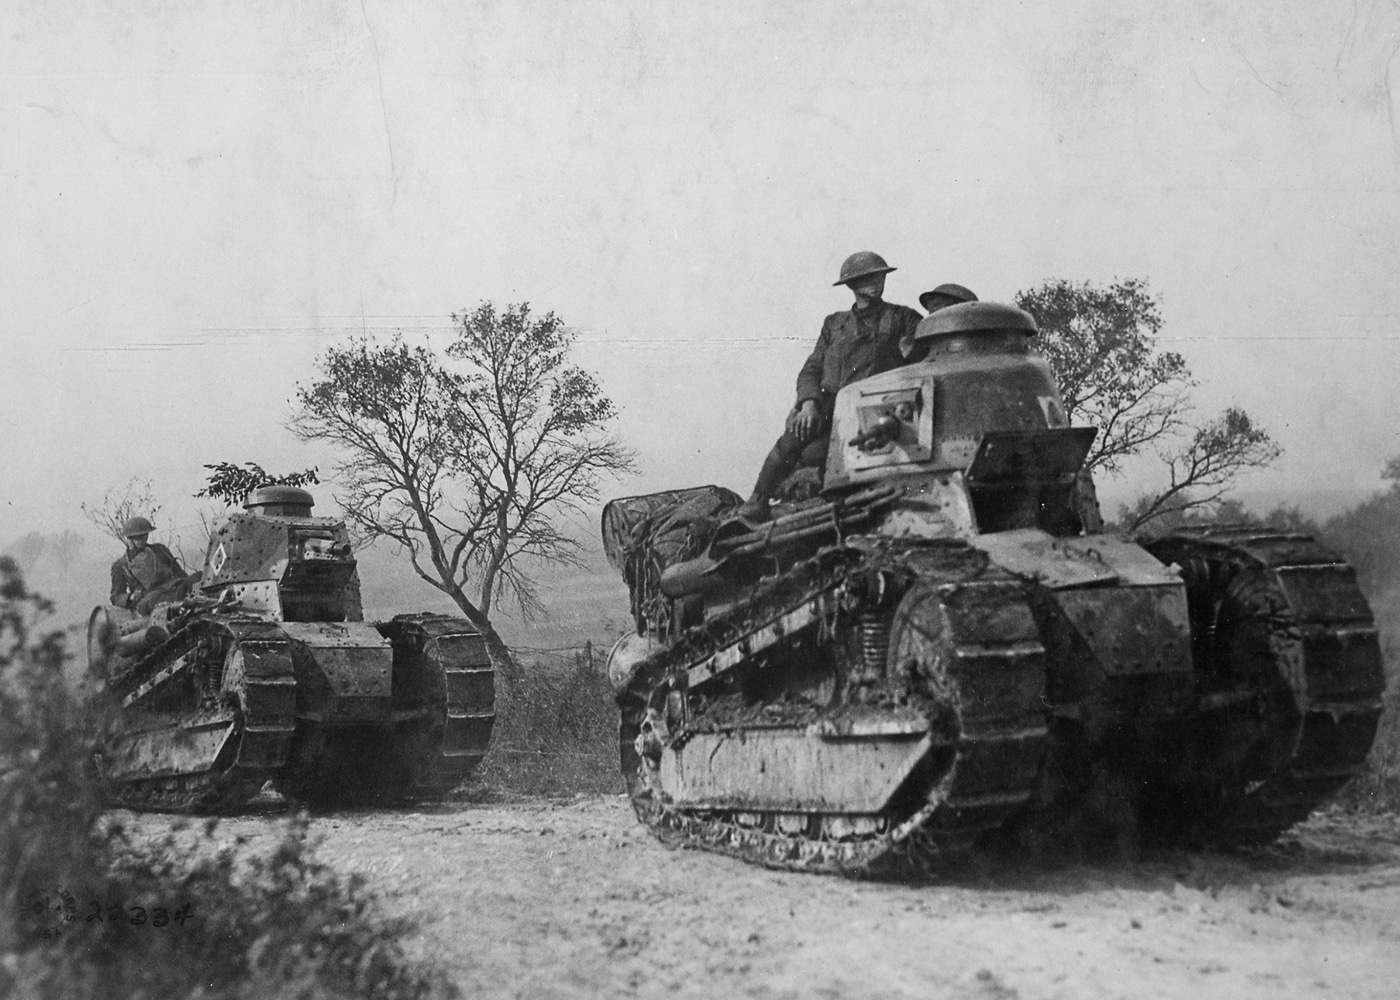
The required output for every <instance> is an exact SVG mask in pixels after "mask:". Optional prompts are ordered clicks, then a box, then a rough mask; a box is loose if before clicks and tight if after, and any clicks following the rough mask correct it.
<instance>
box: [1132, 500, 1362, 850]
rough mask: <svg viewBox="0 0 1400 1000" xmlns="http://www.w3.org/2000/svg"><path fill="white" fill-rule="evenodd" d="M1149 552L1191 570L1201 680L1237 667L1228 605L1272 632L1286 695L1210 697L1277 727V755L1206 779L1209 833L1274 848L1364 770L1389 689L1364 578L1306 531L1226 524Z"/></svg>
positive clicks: (1271, 746) (1272, 743)
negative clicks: (1224, 647)
mask: <svg viewBox="0 0 1400 1000" xmlns="http://www.w3.org/2000/svg"><path fill="white" fill-rule="evenodd" d="M1148 548H1149V549H1150V550H1151V551H1152V552H1153V554H1154V555H1156V556H1157V557H1158V558H1159V559H1162V560H1163V561H1164V562H1174V563H1176V564H1177V565H1179V566H1181V567H1182V572H1183V576H1184V577H1185V579H1186V583H1187V588H1188V599H1189V600H1190V603H1191V606H1192V611H1191V614H1192V630H1193V633H1196V634H1195V635H1194V637H1193V641H1194V643H1195V653H1196V657H1197V673H1198V681H1199V680H1200V679H1201V671H1202V667H1203V666H1204V667H1205V668H1206V669H1207V670H1211V671H1214V672H1216V673H1226V674H1228V673H1229V672H1230V671H1232V670H1235V669H1238V667H1239V665H1238V664H1231V663H1221V662H1218V661H1219V659H1220V657H1221V654H1220V652H1219V649H1218V646H1219V643H1218V642H1217V639H1218V638H1219V636H1220V634H1221V633H1223V632H1224V631H1225V630H1226V629H1227V628H1229V627H1230V626H1231V625H1235V624H1236V623H1226V622H1222V621H1218V620H1217V619H1218V618H1219V617H1220V611H1219V609H1220V608H1221V607H1222V606H1225V605H1227V604H1229V603H1230V602H1234V604H1235V605H1236V606H1243V607H1247V608H1249V609H1250V615H1251V617H1252V619H1253V620H1254V621H1253V623H1254V624H1255V625H1256V626H1257V627H1258V628H1259V629H1260V630H1261V631H1262V632H1264V633H1266V634H1267V645H1268V649H1269V650H1270V652H1272V654H1273V664H1272V666H1273V669H1274V670H1275V671H1276V672H1277V676H1278V678H1279V679H1280V680H1281V682H1282V683H1281V687H1282V686H1286V690H1287V695H1288V697H1286V698H1280V699H1276V702H1277V703H1276V704H1274V705H1270V704H1269V703H1268V701H1267V699H1260V698H1259V697H1258V696H1257V695H1255V692H1251V691H1250V690H1247V689H1246V690H1240V691H1233V692H1232V691H1230V690H1225V691H1216V692H1213V693H1209V694H1207V695H1206V697H1205V699H1204V702H1205V707H1206V708H1207V709H1208V710H1209V708H1210V707H1211V704H1212V702H1211V700H1210V699H1212V698H1213V699H1214V700H1215V702H1216V703H1218V704H1220V705H1221V706H1222V707H1221V708H1220V709H1219V711H1220V712H1222V713H1225V714H1226V716H1227V718H1228V717H1229V715H1230V713H1233V714H1234V717H1236V718H1241V719H1244V718H1247V717H1249V716H1251V715H1253V716H1255V717H1258V718H1259V719H1260V722H1261V723H1262V724H1263V725H1267V726H1271V727H1273V729H1274V732H1273V733H1272V735H1271V738H1270V739H1269V740H1268V745H1267V752H1261V753H1259V754H1256V755H1255V758H1254V759H1251V760H1249V761H1247V762H1245V764H1244V766H1242V767H1240V768H1237V769H1233V770H1234V771H1235V773H1229V774H1225V775H1220V774H1216V775H1212V777H1211V780H1210V781H1209V782H1208V784H1209V785H1211V786H1212V787H1211V788H1210V789H1209V790H1208V794H1209V795H1210V796H1211V797H1212V798H1213V799H1214V801H1213V802H1211V803H1209V806H1210V810H1209V811H1210V813H1211V814H1212V815H1210V816H1209V817H1208V819H1207V822H1208V823H1209V825H1210V829H1209V831H1208V836H1209V837H1210V838H1211V839H1215V840H1219V841H1224V842H1231V843H1241V844H1244V843H1266V842H1268V841H1270V840H1272V839H1274V838H1275V837H1277V836H1278V835H1279V834H1280V833H1282V832H1283V831H1284V830H1286V829H1287V828H1288V827H1290V826H1292V825H1293V824H1294V823H1297V822H1299V821H1300V820H1302V819H1304V818H1306V817H1307V815H1308V814H1309V813H1310V812H1312V810H1314V809H1315V808H1317V807H1318V806H1319V805H1321V804H1322V803H1323V802H1325V801H1326V800H1327V799H1328V798H1329V797H1330V796H1332V795H1333V794H1334V793H1335V792H1336V791H1338V790H1339V789H1340V788H1341V787H1342V785H1344V784H1345V783H1346V782H1347V781H1349V780H1350V779H1351V778H1353V777H1355V776H1357V775H1358V774H1360V773H1361V772H1362V771H1363V770H1364V769H1365V767H1366V757H1367V754H1368V752H1369V751H1370V748H1371V743H1372V741H1373V739H1374V737H1375V732H1376V727H1377V725H1378V723H1379V720H1380V715H1381V710H1382V694H1383V692H1384V688H1385V672H1384V663H1383V660H1382V657H1381V650H1380V640H1379V635H1378V632H1377V629H1376V626H1375V622H1374V621H1373V619H1372V615H1371V609H1370V606H1369V605H1368V604H1367V602H1366V598H1365V596H1364V595H1363V594H1362V593H1361V590H1360V588H1359V587H1358V586H1357V582H1356V574H1355V571H1354V570H1353V569H1352V568H1351V567H1350V566H1349V565H1347V564H1346V563H1345V562H1344V561H1342V560H1341V559H1340V558H1339V557H1338V556H1337V555H1336V554H1334V553H1333V552H1331V551H1330V550H1328V549H1327V548H1325V547H1324V546H1322V545H1320V544H1318V543H1317V542H1316V541H1314V540H1313V539H1312V538H1310V537H1308V536H1307V535H1302V534H1295V533H1291V532H1282V531H1274V530H1270V529H1267V528H1261V527H1257V526H1247V525H1245V526H1222V527H1215V528H1200V529H1191V530H1182V531H1178V532H1175V533H1173V534H1172V535H1170V536H1167V537H1165V538H1162V539H1160V540H1157V541H1154V542H1151V543H1149V544H1148ZM1249 624H1250V623H1249V622H1246V623H1245V625H1246V627H1247V626H1248V625H1249ZM1237 627H1238V626H1237ZM1212 657H1214V659H1215V661H1216V662H1213V661H1212ZM1251 695H1255V697H1251ZM1261 701H1262V704H1261ZM1280 705H1281V707H1280ZM1260 758H1267V759H1263V760H1261V759H1260ZM1204 763H1205V764H1206V765H1207V766H1209V764H1210V763H1211V762H1210V761H1205V762H1204Z"/></svg>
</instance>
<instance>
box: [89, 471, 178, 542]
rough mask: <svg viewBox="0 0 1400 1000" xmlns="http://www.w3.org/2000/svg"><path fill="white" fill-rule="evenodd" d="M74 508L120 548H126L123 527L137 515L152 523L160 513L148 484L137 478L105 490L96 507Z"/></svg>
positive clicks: (133, 477) (149, 482)
mask: <svg viewBox="0 0 1400 1000" xmlns="http://www.w3.org/2000/svg"><path fill="white" fill-rule="evenodd" d="M78 507H79V509H80V510H81V511H82V512H83V516H84V517H85V518H87V519H88V521H90V522H91V523H92V524H94V525H96V527H97V528H98V529H99V530H101V531H102V532H103V533H104V534H108V535H111V536H112V537H113V538H115V539H116V540H117V541H119V542H121V543H122V545H123V546H125V545H126V539H125V538H124V537H123V535H122V525H123V524H125V523H126V522H127V521H128V520H130V519H131V518H133V517H136V516H138V515H140V516H141V517H145V518H149V519H150V520H152V521H154V520H155V519H156V515H157V514H159V513H160V504H158V503H157V502H156V500H155V494H154V492H153V491H152V485H151V481H150V480H149V479H142V478H141V477H140V476H132V477H131V478H130V479H128V480H127V481H126V483H125V485H122V486H118V487H116V488H114V489H110V490H108V491H107V492H106V493H104V494H103V495H102V499H101V500H100V501H98V502H97V503H94V504H89V503H86V502H84V503H81V504H79V505H78Z"/></svg>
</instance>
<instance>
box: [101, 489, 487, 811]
mask: <svg viewBox="0 0 1400 1000" xmlns="http://www.w3.org/2000/svg"><path fill="white" fill-rule="evenodd" d="M245 507H246V512H245V513H234V514H232V515H230V516H229V517H228V518H227V519H226V520H225V521H224V522H223V523H222V524H220V525H219V526H218V527H217V528H216V529H215V531H214V532H213V534H212V536H211V537H210V539H209V548H208V552H207V554H206V557H205V561H204V569H203V572H202V574H201V576H200V579H199V584H198V588H197V589H198V595H197V596H194V597H191V598H189V599H186V600H184V601H178V602H173V603H169V604H162V605H158V606H157V607H156V608H155V609H154V611H153V612H152V614H151V615H150V616H149V617H147V618H132V617H130V616H129V613H127V612H124V611H123V610H121V609H117V608H110V607H98V608H97V609H95V610H94V611H93V614H92V617H91V618H90V620H89V626H88V655H89V663H90V668H91V669H92V671H93V672H94V673H95V674H96V675H97V676H100V677H105V678H106V683H107V687H108V690H109V692H110V693H111V695H112V696H113V698H114V700H115V701H116V703H117V705H118V706H119V720H118V725H117V727H116V730H115V732H114V734H113V736H112V737H111V738H110V739H109V740H108V742H107V745H106V746H105V747H104V752H103V755H102V767H103V771H104V774H105V776H106V778H107V780H108V782H109V785H110V787H111V789H112V793H113V797H114V798H115V799H116V800H117V801H119V802H121V803H122V804H124V805H127V806H130V807H132V808H144V809H159V810H170V811H206V810H214V809H229V808H234V807H237V806H238V805H239V804H241V803H243V802H245V801H247V800H248V799H250V798H252V797H253V796H254V795H256V794H257V793H258V791H259V790H260V789H261V788H262V786H263V784H264V783H265V782H266V781H268V780H269V779H271V780H272V781H273V782H274V784H275V787H276V788H277V789H278V790H279V791H282V792H284V793H286V794H288V795H290V796H293V797H295V798H297V799H301V800H304V801H309V802H313V803H318V804H336V803H356V802H383V801H395V800H409V799H422V798H436V797H440V796H442V795H444V794H446V793H447V792H448V791H450V790H451V789H453V788H454V787H456V786H457V785H458V784H459V783H460V782H461V781H462V779H463V778H464V777H465V776H466V775H467V774H468V773H469V772H470V771H471V769H472V768H474V767H475V766H476V764H477V763H478V762H479V761H480V760H481V758H482V756H484V755H485V752H486V748H487V743H488V741H489V739H490V734H491V728H492V725H493V722H494V718H495V708H494V679H493V673H492V668H491V664H490V660H489V659H488V657H487V655H486V647H485V642H484V641H483V640H482V638H481V636H480V635H479V634H478V633H477V632H476V630H475V629H474V628H472V626H471V625H470V624H469V623H468V622H466V621H464V620H462V619H458V618H451V617H447V616H443V615H431V614H414V615H398V616H396V617H394V618H393V619H391V620H390V621H387V622H375V623H369V622H366V621H364V615H363V613H362V611H361V607H360V596H359V578H358V574H357V569H356V561H355V558H354V556H353V555H352V553H351V546H350V542H349V538H348V536H347V533H346V529H345V524H344V522H342V521H339V520H336V519H334V518H322V517H312V516H311V508H312V497H311V494H310V493H307V492H306V491H305V490H301V489H296V488H293V487H265V488H263V489H261V490H258V491H256V492H255V493H254V494H253V495H252V496H251V497H250V499H249V501H248V502H247V504H246V505H245Z"/></svg>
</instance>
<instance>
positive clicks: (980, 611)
mask: <svg viewBox="0 0 1400 1000" xmlns="http://www.w3.org/2000/svg"><path fill="white" fill-rule="evenodd" d="M888 548H889V551H883V550H881V551H876V552H871V553H866V552H861V551H859V550H856V549H845V550H829V551H828V552H827V553H825V554H822V555H819V556H817V557H815V558H813V559H811V560H809V561H808V562H807V563H806V564H801V565H799V566H798V567H794V569H793V571H792V572H791V573H789V574H785V576H784V577H783V578H781V579H779V580H776V581H774V582H773V583H772V584H771V585H770V586H769V587H768V588H767V589H766V590H765V591H762V592H760V593H758V594H756V595H755V597H754V599H753V600H752V601H751V602H750V603H749V604H747V605H746V606H743V607H741V608H738V609H736V610H734V611H731V612H728V613H726V614H724V615H719V616H716V617H715V618H713V619H711V620H710V621H709V622H707V623H705V624H704V625H703V626H701V627H700V628H698V629H692V630H691V631H690V632H688V633H687V634H686V636H685V637H684V639H683V640H682V642H680V643H677V644H675V645H672V646H669V647H666V648H663V649H662V650H661V651H660V652H658V653H657V654H655V655H653V656H652V657H650V658H649V659H648V660H646V661H643V663H642V664H641V666H640V668H639V669H638V670H637V671H636V673H635V674H634V676H633V680H632V682H631V684H630V685H629V686H628V687H627V688H625V689H624V690H623V691H622V692H620V694H619V696H618V705H619V707H620V709H621V712H622V722H621V727H620V729H619V736H620V740H619V743H620V747H619V749H620V756H621V762H622V768H623V775H624V778H625V780H626V782H627V787H628V792H629V794H630V796H631V799H632V804H633V808H634V810H635V811H636V813H637V816H638V818H639V819H640V820H641V821H642V822H643V823H644V824H646V825H647V826H648V827H649V828H650V829H651V830H652V832H653V833H654V834H655V835H656V836H657V837H658V839H660V840H662V841H663V842H666V843H669V844H673V845H677V846H689V847H698V848H702V849H705V850H710V851H716V852H718V853H722V854H728V855H732V856H735V857H739V858H741V859H743V860H745V861H749V862H753V863H756V864H761V865H764V866H767V867H772V868H784V869H791V870H797V871H812V872H825V873H832V874H845V875H862V876H864V875H877V874H885V873H892V872H907V871H910V870H919V869H923V868H926V867H929V866H933V865H936V864H940V863H942V862H943V861H945V860H946V859H947V858H948V856H949V855H950V853H952V852H955V851H958V850H961V849H963V848H966V847H967V846H969V845H970V844H972V843H973V842H974V841H975V840H977V839H978V838H979V837H980V836H981V835H982V834H984V833H986V832H988V831H992V830H996V829H999V828H1001V827H1002V826H1003V825H1004V824H1006V823H1007V822H1009V821H1010V819H1011V818H1012V817H1013V816H1015V815H1016V814H1017V813H1018V812H1019V811H1020V810H1021V809H1022V807H1023V806H1024V805H1025V803H1026V802H1027V801H1028V800H1029V798H1030V796H1031V794H1032V792H1033V790H1034V787H1035V783H1036V777H1037V774H1038V773H1039V770H1040V767H1041V764H1042V760H1043V758H1044V756H1045V753H1046V750H1047V746H1048V735H1047V729H1046V724H1045V712H1044V706H1043V702H1042V695H1043V692H1044V684H1045V662H1044V658H1045V651H1044V648H1043V647H1042V645H1041V643H1040V641H1039V636H1038V632H1037V629H1036V625H1035V621H1034V618H1033V616H1032V614H1031V610H1030V608H1029V607H1028V606H1027V604H1026V600H1025V596H1024V592H1023V586H1022V584H1021V583H1020V581H1018V580H1016V579H1014V578H1012V577H1010V576H1009V575H1007V574H1003V573H1001V572H1000V571H998V570H996V569H994V568H991V567H989V566H988V565H987V563H986V560H985V558H983V557H982V556H981V555H980V554H979V553H976V552H974V551H972V550H967V549H965V548H963V547H961V546H949V545H941V546H927V547H925V546H922V545H920V544H919V543H913V544H902V543H901V544H892V545H890V546H889V547H888ZM838 608H840V609H842V610H841V611H840V612H839V613H838V612H837V609H838ZM826 616H830V617H826ZM764 623H767V624H764ZM833 669H834V675H830V674H831V671H832V670H833ZM829 675H830V676H829ZM739 801H742V802H744V803H745V804H744V805H743V806H737V805H725V803H727V802H739Z"/></svg>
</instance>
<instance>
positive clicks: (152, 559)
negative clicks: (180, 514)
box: [111, 517, 194, 615]
mask: <svg viewBox="0 0 1400 1000" xmlns="http://www.w3.org/2000/svg"><path fill="white" fill-rule="evenodd" d="M155 530H156V528H155V525H153V524H152V523H151V522H150V521H148V520H146V519H145V518H144V517H132V518H128V519H127V521H126V523H125V524H123V525H122V537H123V538H125V539H126V554H125V555H123V556H122V557H121V558H120V559H118V560H117V561H116V562H114V563H112V596H111V603H112V605H113V606H114V607H118V608H125V609H127V610H128V611H131V612H132V613H133V614H137V615H148V614H150V613H151V609H152V608H154V607H155V606H156V605H157V604H160V603H162V602H164V601H175V600H179V599H181V598H183V597H186V596H188V595H189V592H190V586H191V584H192V583H193V582H194V577H192V576H187V575H186V574H185V568H184V567H183V566H181V565H180V560H178V559H176V558H175V556H174V554H173V553H172V552H171V551H170V550H169V549H167V548H166V547H165V546H164V545H161V544H160V543H159V542H149V541H147V539H148V538H149V537H150V534H151V532H153V531H155Z"/></svg>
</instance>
